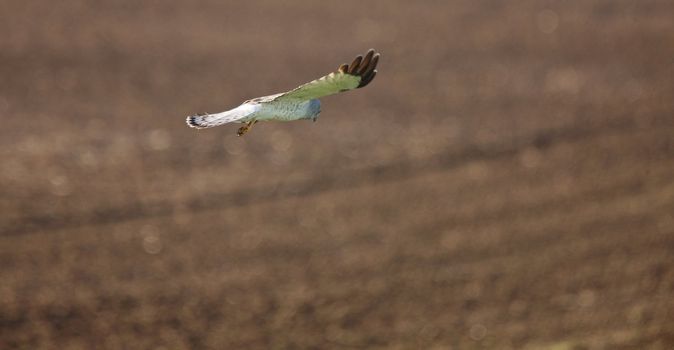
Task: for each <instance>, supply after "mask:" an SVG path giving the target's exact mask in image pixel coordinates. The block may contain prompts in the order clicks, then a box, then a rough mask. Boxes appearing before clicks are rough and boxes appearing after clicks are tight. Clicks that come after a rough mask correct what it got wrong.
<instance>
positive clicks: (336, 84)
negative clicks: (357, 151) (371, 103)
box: [187, 49, 379, 136]
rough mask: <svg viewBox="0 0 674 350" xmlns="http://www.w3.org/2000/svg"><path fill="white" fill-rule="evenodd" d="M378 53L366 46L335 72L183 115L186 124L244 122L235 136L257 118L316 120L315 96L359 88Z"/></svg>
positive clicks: (373, 72)
mask: <svg viewBox="0 0 674 350" xmlns="http://www.w3.org/2000/svg"><path fill="white" fill-rule="evenodd" d="M378 61H379V54H378V53H375V52H374V50H373V49H370V50H369V51H368V52H367V53H366V54H365V57H363V56H361V55H358V56H357V57H356V59H354V60H353V62H352V63H351V65H348V64H346V63H345V64H342V65H341V66H339V68H338V69H337V71H336V72H333V73H330V74H328V75H326V76H324V77H322V78H319V79H316V80H314V81H312V82H309V83H306V84H304V85H300V86H299V87H297V88H295V89H293V90H290V91H288V92H283V93H280V94H276V95H270V96H264V97H258V98H254V99H252V100H248V101H245V102H244V103H243V104H241V105H240V106H239V107H236V108H234V109H230V110H228V111H225V112H222V113H215V114H208V113H202V114H197V115H193V116H189V117H187V125H189V126H190V127H193V128H198V129H203V128H211V127H214V126H218V125H222V124H226V123H233V122H238V123H245V124H246V125H244V126H242V127H240V128H239V130H238V131H237V135H239V136H241V135H243V134H245V133H246V132H248V131H249V130H250V129H251V128H252V127H253V124H255V123H257V122H258V121H263V120H264V121H266V120H279V121H291V120H300V119H311V120H313V121H316V119H317V118H318V114H319V113H321V102H320V101H319V100H318V98H320V97H323V96H328V95H333V94H336V93H339V92H343V91H348V90H353V89H358V88H362V87H364V86H365V85H367V84H369V83H370V82H371V81H372V79H374V77H375V75H376V74H377V70H376V69H375V68H376V67H377V62H378Z"/></svg>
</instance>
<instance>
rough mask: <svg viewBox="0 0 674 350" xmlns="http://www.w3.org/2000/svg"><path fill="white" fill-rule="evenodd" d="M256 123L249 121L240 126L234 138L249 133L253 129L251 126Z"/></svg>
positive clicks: (255, 121)
mask: <svg viewBox="0 0 674 350" xmlns="http://www.w3.org/2000/svg"><path fill="white" fill-rule="evenodd" d="M255 123H257V120H251V121H249V122H248V123H246V125H244V126H242V127H240V128H239V130H238V131H237V132H236V136H243V134H245V133H247V132H249V131H250V129H252V128H253V125H254V124H255Z"/></svg>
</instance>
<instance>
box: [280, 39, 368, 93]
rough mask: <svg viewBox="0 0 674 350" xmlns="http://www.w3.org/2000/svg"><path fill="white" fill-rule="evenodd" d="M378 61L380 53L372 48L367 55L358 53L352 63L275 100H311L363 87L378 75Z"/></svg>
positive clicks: (343, 65)
mask: <svg viewBox="0 0 674 350" xmlns="http://www.w3.org/2000/svg"><path fill="white" fill-rule="evenodd" d="M377 62H379V54H378V53H375V51H374V50H373V49H370V50H369V51H368V52H367V53H366V54H365V57H363V56H361V55H358V56H357V57H356V58H355V59H354V60H353V62H352V63H351V64H350V65H348V64H346V63H345V64H342V65H341V66H339V68H338V69H337V71H336V72H332V73H330V74H328V75H326V76H324V77H321V78H318V79H316V80H314V81H312V82H309V83H306V84H304V85H300V86H299V87H297V88H295V89H293V90H290V91H288V92H286V93H283V94H280V95H279V96H278V97H276V98H275V99H274V100H275V101H281V100H286V99H299V100H311V99H314V98H320V97H323V96H328V95H332V94H336V93H339V92H342V91H348V90H353V89H358V88H362V87H364V86H365V85H367V84H369V83H370V82H371V81H372V79H374V77H375V75H377V70H376V68H377Z"/></svg>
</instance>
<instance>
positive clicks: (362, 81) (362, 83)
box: [357, 69, 377, 89]
mask: <svg viewBox="0 0 674 350" xmlns="http://www.w3.org/2000/svg"><path fill="white" fill-rule="evenodd" d="M376 75H377V70H376V69H375V70H373V71H372V72H370V74H368V75H365V76H363V77H361V78H360V83H359V84H358V87H357V89H360V88H362V87H365V86H366V85H367V84H369V83H370V82H371V81H372V80H374V77H375V76H376Z"/></svg>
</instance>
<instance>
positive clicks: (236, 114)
mask: <svg viewBox="0 0 674 350" xmlns="http://www.w3.org/2000/svg"><path fill="white" fill-rule="evenodd" d="M259 108H260V106H259V105H256V104H242V105H241V106H239V107H236V108H234V109H230V110H228V111H225V112H222V113H213V114H208V113H202V114H197V115H191V116H189V117H187V125H189V126H190V127H192V128H197V129H204V128H212V127H214V126H218V125H222V124H226V123H233V122H246V121H248V120H247V119H248V117H249V116H250V115H252V114H253V113H255V112H256V111H257V110H258V109H259Z"/></svg>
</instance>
